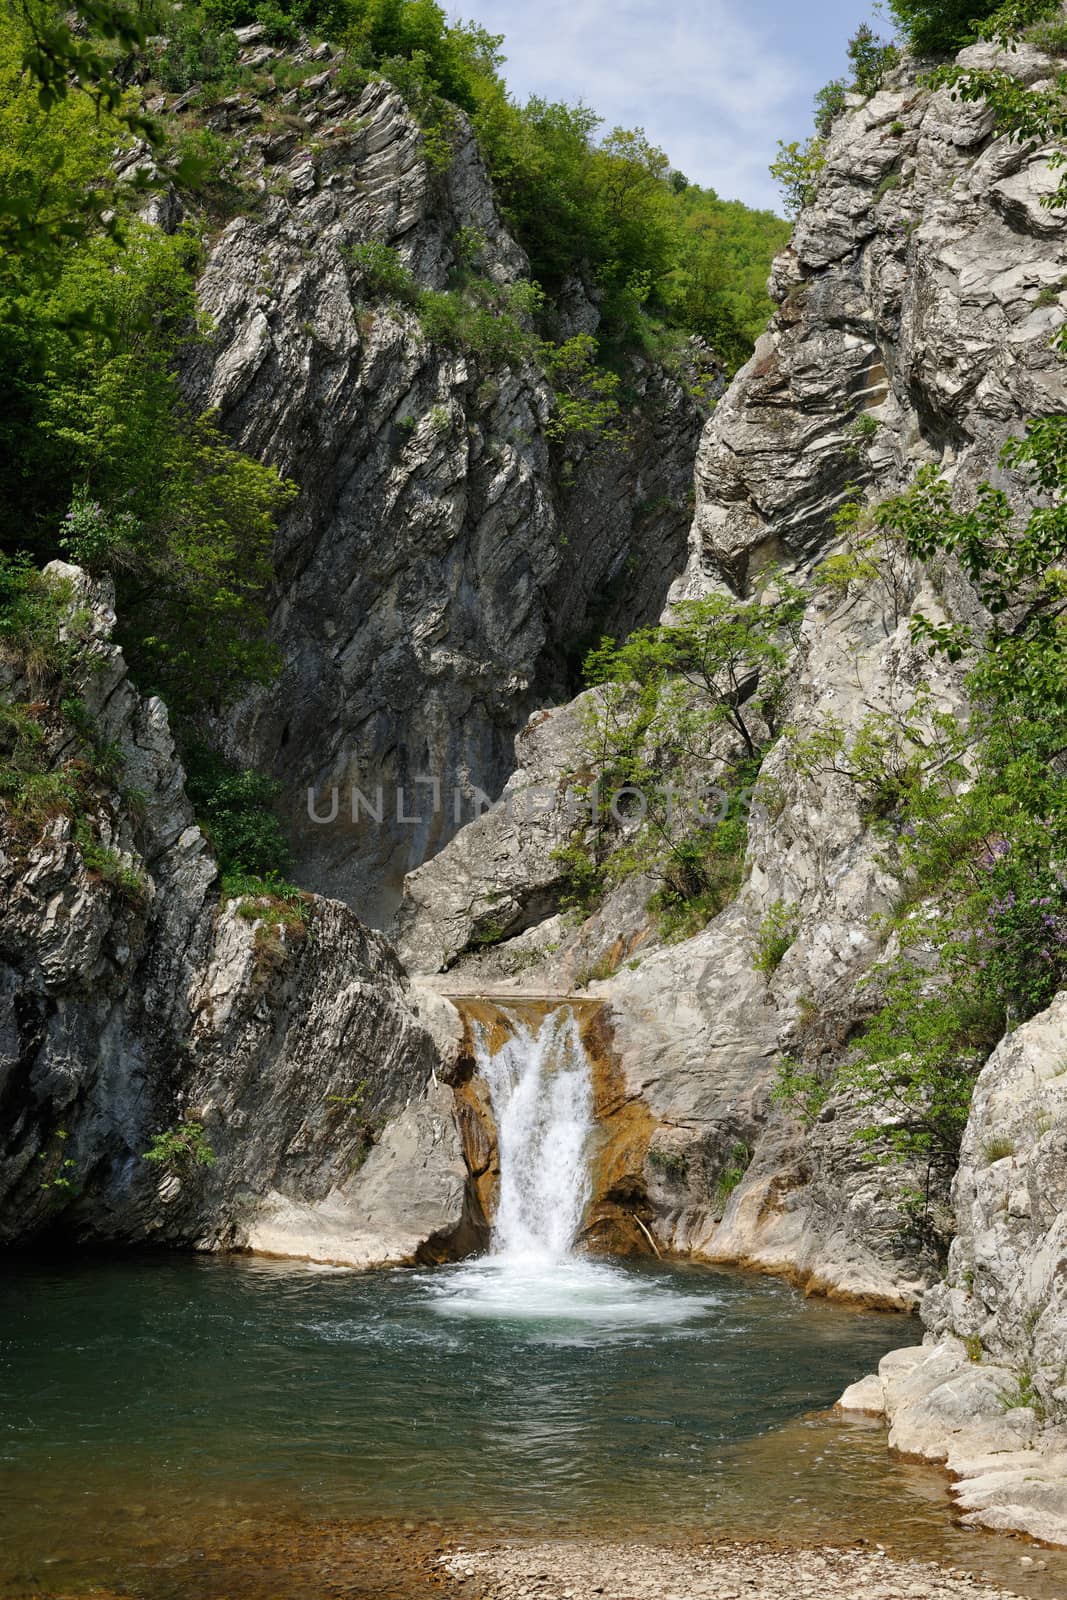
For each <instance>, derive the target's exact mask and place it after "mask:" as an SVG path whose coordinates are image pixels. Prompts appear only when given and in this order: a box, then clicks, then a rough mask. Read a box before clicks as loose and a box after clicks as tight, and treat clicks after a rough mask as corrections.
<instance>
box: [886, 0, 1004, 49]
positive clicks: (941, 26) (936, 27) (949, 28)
mask: <svg viewBox="0 0 1067 1600" xmlns="http://www.w3.org/2000/svg"><path fill="white" fill-rule="evenodd" d="M1000 4H1001V0H889V9H890V11H891V12H892V13H893V15H894V17H895V18H896V20H897V22H898V23H899V24H900V26H901V28H902V30H903V33H904V37H905V39H906V40H907V42H908V44H909V45H910V46H911V48H912V49H913V50H914V51H915V52H916V53H917V54H918V55H931V56H944V55H954V54H955V53H956V51H957V50H960V49H962V47H963V46H964V45H965V44H971V43H973V41H974V40H975V39H976V38H977V37H978V34H977V31H976V29H975V27H974V23H975V21H976V20H978V21H980V20H981V19H982V18H984V17H989V16H992V15H993V13H994V12H996V11H997V10H998V9H999V7H1000Z"/></svg>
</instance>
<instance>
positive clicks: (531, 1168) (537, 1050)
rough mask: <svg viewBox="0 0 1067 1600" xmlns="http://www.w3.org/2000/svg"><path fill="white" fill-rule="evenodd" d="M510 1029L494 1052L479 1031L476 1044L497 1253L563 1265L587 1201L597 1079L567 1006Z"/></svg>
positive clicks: (512, 1018)
mask: <svg viewBox="0 0 1067 1600" xmlns="http://www.w3.org/2000/svg"><path fill="white" fill-rule="evenodd" d="M508 1021H509V1024H510V1025H511V1027H512V1029H513V1032H512V1035H511V1037H510V1038H508V1039H507V1040H505V1042H504V1043H503V1044H502V1045H501V1046H500V1047H499V1049H497V1050H496V1051H495V1052H490V1049H489V1045H488V1040H487V1036H486V1032H485V1030H484V1029H483V1028H482V1027H480V1026H479V1027H478V1028H477V1030H476V1032H477V1037H476V1041H475V1047H476V1054H477V1060H478V1070H479V1072H480V1073H481V1074H482V1076H483V1077H484V1078H485V1080H486V1083H487V1084H488V1085H489V1094H490V1099H491V1101H492V1105H493V1114H494V1116H495V1118H496V1126H497V1140H498V1145H499V1152H500V1200H499V1204H498V1207H497V1215H496V1222H495V1225H494V1228H493V1240H492V1244H493V1253H494V1254H496V1255H501V1256H510V1257H516V1258H523V1257H526V1258H540V1259H543V1260H549V1261H559V1260H562V1259H563V1258H564V1257H566V1256H567V1255H568V1254H569V1252H570V1249H571V1246H572V1245H573V1243H574V1238H575V1235H576V1234H577V1232H578V1229H579V1227H580V1226H581V1221H582V1213H583V1212H584V1210H585V1207H586V1203H587V1201H588V1199H589V1190H590V1182H589V1164H588V1160H587V1157H586V1147H587V1144H588V1139H589V1134H590V1132H591V1130H592V1126H593V1083H592V1076H591V1074H590V1070H589V1062H588V1059H587V1057H586V1053H585V1048H584V1046H583V1044H582V1040H581V1034H580V1032H579V1028H578V1020H577V1018H576V1017H575V1015H574V1012H573V1010H572V1009H571V1007H570V1006H560V1007H559V1008H557V1009H556V1010H554V1011H551V1012H549V1014H548V1015H547V1016H546V1017H545V1018H544V1019H543V1020H542V1021H541V1022H540V1023H539V1024H535V1023H532V1022H529V1021H526V1020H524V1019H523V1018H522V1017H519V1016H516V1015H514V1014H512V1015H509V1017H508Z"/></svg>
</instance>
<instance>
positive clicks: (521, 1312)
mask: <svg viewBox="0 0 1067 1600" xmlns="http://www.w3.org/2000/svg"><path fill="white" fill-rule="evenodd" d="M497 1016H498V1018H500V1017H501V1016H502V1017H503V1020H504V1022H505V1023H506V1027H507V1037H506V1038H505V1039H504V1041H503V1042H502V1043H499V1044H498V1045H497V1048H496V1049H493V1048H492V1045H493V1042H495V1041H494V1037H493V1036H494V1034H496V1033H497V1030H496V1029H494V1028H493V1027H491V1026H487V1025H485V1024H484V1023H482V1022H479V1021H475V1022H474V1024H473V1032H474V1035H475V1053H476V1057H477V1066H478V1072H479V1074H480V1075H481V1076H482V1077H483V1078H484V1079H485V1081H486V1083H487V1084H488V1087H489V1094H490V1099H491V1101H492V1107H493V1115H494V1117H495V1119H496V1127H497V1146H498V1151H499V1157H500V1193H499V1200H498V1204H497V1211H496V1218H495V1221H494V1225H493V1234H492V1241H491V1246H490V1251H489V1254H488V1255H486V1256H482V1257H481V1258H480V1259H478V1260H476V1261H468V1262H463V1263H462V1264H461V1265H460V1266H458V1267H455V1268H444V1269H440V1270H439V1271H438V1272H436V1273H435V1274H433V1275H432V1277H428V1278H427V1279H426V1284H427V1288H428V1290H429V1293H430V1295H431V1298H432V1302H433V1305H434V1309H435V1310H436V1311H438V1312H439V1313H440V1314H441V1315H442V1316H447V1317H476V1318H486V1319H492V1320H494V1321H500V1322H507V1323H513V1324H514V1323H522V1324H524V1325H526V1326H527V1328H529V1329H530V1330H531V1334H532V1335H533V1336H534V1337H536V1338H548V1339H549V1340H550V1342H553V1343H556V1342H559V1341H560V1340H562V1341H563V1342H565V1343H578V1344H586V1343H588V1342H589V1340H590V1338H592V1340H593V1342H595V1343H597V1344H599V1343H602V1342H604V1341H605V1340H606V1339H609V1338H612V1337H631V1336H634V1335H635V1334H638V1333H639V1332H640V1331H642V1330H649V1329H652V1328H658V1327H662V1326H664V1325H677V1324H679V1323H683V1322H696V1321H699V1320H702V1319H704V1318H705V1317H706V1316H707V1314H708V1312H709V1310H710V1309H711V1308H712V1307H713V1306H714V1305H716V1304H717V1300H716V1298H715V1297H714V1296H713V1295H709V1294H706V1293H703V1294H702V1293H697V1294H684V1295H683V1294H678V1293H675V1292H672V1291H671V1290H669V1289H667V1288H666V1287H665V1286H664V1285H663V1284H662V1282H660V1281H659V1280H658V1279H657V1278H656V1277H653V1276H650V1275H648V1274H646V1273H644V1272H641V1273H639V1272H635V1271H633V1270H632V1269H629V1268H626V1267H623V1266H622V1265H621V1264H619V1263H616V1262H608V1261H602V1260H599V1261H598V1260H592V1259H590V1258H589V1257H588V1256H586V1255H583V1254H582V1253H581V1252H580V1251H579V1250H577V1249H576V1248H575V1240H576V1239H577V1237H578V1234H579V1231H580V1229H581V1223H582V1215H583V1213H584V1211H585V1207H586V1205H587V1203H588V1200H589V1195H590V1189H591V1175H590V1160H589V1158H590V1144H591V1136H592V1134H593V1131H594V1121H593V1077H592V1070H591V1066H590V1062H589V1059H588V1057H587V1055H586V1051H585V1046H584V1044H583V1042H582V1037H581V1029H580V1027H579V1023H578V1018H577V1017H576V1016H575V1013H574V1009H573V1007H571V1006H569V1005H565V1004H564V1005H560V1006H558V1007H556V1008H555V1009H554V1010H550V1011H549V1012H548V1013H547V1015H545V1016H544V1017H543V1018H537V1019H536V1020H534V1019H532V1018H531V1016H530V1015H529V1014H526V1015H523V1014H522V1011H521V1010H520V1008H518V1007H516V1008H515V1009H513V1010H511V1011H504V1010H503V1008H502V1007H498V1008H497Z"/></svg>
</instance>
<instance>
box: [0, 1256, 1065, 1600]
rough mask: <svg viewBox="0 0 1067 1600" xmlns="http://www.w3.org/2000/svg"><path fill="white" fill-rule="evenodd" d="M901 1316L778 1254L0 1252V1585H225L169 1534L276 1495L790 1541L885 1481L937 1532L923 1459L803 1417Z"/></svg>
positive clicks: (370, 1514)
mask: <svg viewBox="0 0 1067 1600" xmlns="http://www.w3.org/2000/svg"><path fill="white" fill-rule="evenodd" d="M561 1274H563V1276H562V1277H561V1276H560V1275H561ZM568 1274H569V1277H568V1276H567V1275H568ZM916 1331H917V1330H916V1328H915V1325H914V1324H910V1323H909V1322H908V1320H907V1319H902V1318H896V1317H889V1316H882V1315H876V1314H862V1313H856V1312H852V1311H847V1310H844V1309H841V1308H837V1307H833V1306H831V1305H828V1304H826V1303H824V1302H820V1301H816V1300H805V1299H803V1298H802V1297H801V1296H800V1295H798V1294H797V1293H795V1292H794V1291H793V1290H792V1289H791V1288H789V1287H787V1286H786V1285H784V1284H781V1283H779V1282H776V1281H774V1280H772V1279H766V1278H759V1277H751V1276H747V1275H742V1274H735V1273H728V1272H720V1271H714V1270H710V1269H699V1268H695V1267H691V1268H683V1267H677V1266H670V1267H668V1266H658V1265H645V1264H621V1263H606V1262H586V1261H582V1260H581V1259H580V1258H579V1259H575V1260H572V1261H571V1262H568V1263H566V1264H564V1265H563V1266H560V1265H558V1264H557V1266H556V1267H554V1268H551V1269H550V1268H549V1267H548V1266H546V1268H545V1270H544V1271H543V1272H542V1271H540V1269H538V1268H537V1267H536V1265H534V1266H528V1267H527V1268H526V1269H523V1270H519V1271H515V1270H511V1269H506V1268H505V1267H503V1266H502V1265H501V1264H500V1263H499V1262H493V1261H491V1260H490V1261H480V1262H475V1263H466V1264H461V1265H459V1266H455V1267H444V1268H438V1269H434V1270H432V1271H425V1272H422V1271H403V1270H399V1271H393V1272H378V1273H372V1274H367V1275H358V1274H353V1273H348V1272H339V1271H329V1270H321V1269H320V1270H316V1269H311V1268H305V1267H302V1266H299V1265H294V1264H289V1263H286V1264H282V1263H271V1262H266V1261H261V1260H259V1261H257V1260H247V1259H245V1260H243V1259H214V1258H192V1257H163V1258H146V1259H124V1260H121V1261H117V1260H110V1259H92V1258H82V1259H80V1260H79V1261H77V1262H76V1263H72V1262H70V1261H64V1262H63V1263H61V1264H56V1265H55V1266H47V1265H43V1266H36V1267H34V1266H29V1265H27V1264H25V1263H21V1264H10V1263H9V1264H8V1266H7V1269H6V1272H5V1274H4V1276H3V1278H2V1280H0V1502H2V1504H3V1506H4V1508H5V1510H4V1518H3V1535H2V1541H0V1593H2V1594H15V1593H19V1594H25V1593H30V1592H42V1593H43V1592H49V1593H51V1592H60V1591H59V1589H58V1588H54V1586H55V1585H59V1584H66V1585H68V1586H70V1588H69V1592H77V1591H78V1588H79V1585H84V1584H86V1583H88V1582H89V1581H90V1580H101V1579H104V1580H106V1581H107V1582H109V1583H111V1584H115V1583H117V1582H118V1581H119V1580H121V1584H122V1587H121V1591H120V1592H122V1593H123V1594H127V1593H128V1594H137V1595H141V1594H143V1595H146V1596H153V1597H154V1596H157V1595H169V1594H171V1593H174V1594H182V1595H190V1596H192V1595H196V1594H201V1593H202V1594H204V1595H215V1594H219V1595H221V1594H231V1593H236V1592H237V1590H236V1589H235V1588H234V1587H233V1584H232V1582H230V1583H227V1582H224V1581H223V1578H221V1577H220V1578H218V1584H219V1585H221V1587H217V1588H212V1587H211V1583H210V1582H208V1580H207V1579H204V1580H203V1581H204V1583H206V1585H207V1586H206V1587H202V1588H198V1587H197V1586H196V1583H197V1582H199V1581H200V1579H197V1580H196V1582H194V1580H193V1577H192V1575H191V1572H190V1570H187V1568H186V1567H183V1565H182V1563H183V1562H187V1561H188V1560H189V1559H190V1558H189V1556H188V1551H185V1554H184V1555H183V1553H182V1552H183V1550H185V1546H186V1545H188V1544H189V1542H190V1541H193V1542H194V1543H196V1542H197V1541H199V1544H198V1548H199V1546H200V1545H206V1544H208V1543H210V1541H211V1540H212V1539H217V1538H218V1537H219V1536H220V1528H222V1527H224V1528H225V1529H226V1530H227V1534H228V1535H229V1534H231V1533H232V1531H233V1528H234V1527H235V1526H238V1527H242V1528H247V1530H248V1538H249V1540H250V1541H251V1540H254V1538H255V1537H258V1536H257V1535H255V1533H254V1530H255V1529H256V1528H257V1527H262V1526H267V1525H270V1526H273V1527H275V1528H277V1526H278V1525H279V1519H280V1518H284V1519H287V1521H288V1522H291V1521H292V1520H293V1519H297V1520H299V1519H303V1520H304V1523H305V1524H307V1525H308V1526H310V1524H311V1522H313V1521H314V1520H315V1519H320V1520H321V1519H332V1520H333V1521H338V1520H340V1521H342V1522H344V1521H346V1520H347V1521H350V1522H352V1523H357V1522H359V1521H361V1520H366V1519H381V1518H385V1519H394V1520H396V1521H397V1522H400V1521H402V1520H406V1521H408V1522H414V1523H415V1524H416V1525H418V1526H424V1525H426V1524H427V1523H429V1522H431V1521H433V1522H438V1523H440V1524H441V1525H442V1526H443V1527H444V1528H451V1527H466V1528H471V1527H473V1528H476V1529H477V1530H478V1531H480V1532H487V1533H488V1532H491V1531H493V1530H508V1531H517V1532H529V1533H537V1534H542V1533H545V1532H548V1531H551V1532H560V1533H567V1532H575V1533H580V1532H582V1531H586V1532H588V1531H589V1530H590V1529H593V1528H595V1529H596V1530H597V1531H604V1532H621V1531H625V1532H627V1533H630V1534H636V1533H641V1532H642V1531H649V1530H653V1531H655V1532H656V1533H657V1534H658V1535H659V1536H664V1535H672V1534H677V1535H679V1536H682V1535H686V1534H701V1535H707V1534H708V1533H715V1532H726V1533H731V1532H737V1533H752V1534H757V1535H759V1534H762V1535H766V1534H768V1533H771V1534H775V1535H776V1536H780V1537H783V1538H796V1539H803V1538H807V1537H814V1538H825V1537H828V1536H830V1535H831V1534H832V1532H833V1530H834V1529H835V1528H836V1529H837V1530H838V1532H839V1533H843V1534H844V1536H849V1534H850V1532H851V1531H853V1530H854V1531H857V1532H858V1531H863V1530H862V1529H861V1528H860V1523H861V1522H864V1519H866V1522H865V1523H864V1527H866V1526H867V1524H869V1525H870V1536H877V1532H878V1528H877V1523H878V1520H879V1516H881V1517H882V1519H883V1521H886V1520H887V1515H888V1514H887V1512H886V1509H885V1508H886V1504H887V1501H888V1500H889V1499H891V1498H892V1496H893V1495H897V1496H898V1498H899V1499H900V1500H901V1502H902V1506H903V1510H902V1511H901V1513H900V1516H899V1517H898V1518H897V1522H898V1525H900V1526H903V1527H904V1528H905V1530H907V1528H908V1527H910V1528H911V1534H910V1535H909V1534H907V1533H906V1534H905V1536H906V1537H909V1538H911V1541H912V1545H913V1547H914V1546H915V1545H916V1544H920V1545H921V1544H922V1541H923V1540H926V1541H927V1545H926V1549H927V1553H933V1554H942V1555H945V1554H947V1555H948V1556H949V1557H950V1558H952V1557H953V1550H952V1549H951V1548H948V1549H947V1550H942V1549H940V1548H939V1549H937V1550H934V1549H932V1547H930V1545H929V1540H930V1539H933V1540H934V1542H935V1543H936V1542H937V1538H938V1537H940V1535H939V1534H938V1532H937V1530H938V1529H944V1530H945V1531H946V1533H949V1532H950V1530H948V1527H947V1518H946V1515H945V1503H944V1495H943V1489H940V1488H938V1487H936V1486H935V1487H933V1488H931V1487H930V1484H931V1481H932V1480H931V1478H930V1475H925V1476H924V1477H923V1479H922V1482H923V1484H924V1485H925V1487H922V1488H920V1489H919V1490H918V1492H914V1490H913V1489H909V1487H908V1481H909V1480H908V1475H907V1473H906V1472H905V1471H904V1470H903V1469H900V1468H893V1467H892V1466H891V1465H890V1464H889V1463H888V1462H886V1460H885V1447H884V1440H883V1439H882V1437H881V1434H880V1433H879V1432H878V1431H877V1430H872V1429H871V1428H864V1427H859V1428H855V1427H854V1428H847V1427H843V1426H842V1425H840V1424H829V1423H826V1422H819V1421H811V1420H810V1419H809V1420H804V1419H805V1418H806V1416H807V1414H809V1413H811V1412H813V1411H817V1410H819V1409H821V1408H824V1407H826V1406H828V1405H830V1404H831V1403H832V1402H833V1401H834V1399H835V1398H836V1397H837V1395H838V1394H839V1393H840V1391H841V1389H842V1388H843V1387H844V1386H845V1385H846V1384H847V1383H849V1382H850V1381H852V1380H853V1379H854V1378H856V1377H858V1376H860V1375H861V1374H862V1373H864V1372H866V1371H869V1370H870V1369H871V1368H872V1367H873V1366H874V1365H875V1364H876V1363H877V1361H878V1359H879V1357H880V1356H881V1355H882V1354H883V1353H884V1352H885V1351H886V1350H888V1349H890V1348H892V1347H893V1346H895V1345H899V1344H901V1343H906V1342H909V1341H910V1340H911V1339H912V1338H914V1337H915V1334H916ZM909 1495H910V1498H909ZM879 1507H882V1510H881V1512H880V1511H879ZM909 1519H911V1520H910V1521H909ZM889 1520H892V1519H889ZM920 1530H921V1531H920ZM955 1558H957V1559H958V1558H959V1550H957V1551H956V1552H955ZM206 1559H207V1558H206V1557H203V1558H202V1561H206ZM176 1564H177V1565H176ZM209 1564H210V1563H209ZM175 1570H180V1571H181V1573H182V1577H181V1581H180V1582H179V1583H178V1586H177V1587H176V1588H168V1583H171V1582H172V1580H173V1574H174V1571H175ZM197 1570H199V1568H198V1569H197ZM220 1570H221V1569H220ZM168 1574H170V1576H168ZM173 1581H177V1580H173ZM34 1585H38V1586H40V1587H39V1589H34V1588H33V1587H32V1586H34ZM50 1586H53V1587H50ZM62 1592H64V1593H65V1592H68V1590H67V1589H63V1591H62ZM242 1592H245V1591H242ZM247 1592H249V1593H252V1592H256V1593H258V1592H260V1591H258V1590H255V1588H254V1585H253V1587H252V1588H251V1589H248V1590H247ZM263 1592H268V1591H263ZM269 1592H273V1591H269ZM292 1592H293V1593H294V1594H295V1593H297V1592H300V1593H303V1592H305V1591H303V1590H299V1591H298V1589H297V1588H295V1587H294V1588H293V1590H292ZM306 1592H307V1593H309V1594H310V1593H318V1592H319V1591H318V1590H316V1589H314V1587H312V1588H310V1589H308V1590H307V1591H306ZM321 1592H322V1593H327V1592H332V1591H329V1590H327V1589H323V1590H322V1591H321ZM1028 1592H1035V1593H1036V1592H1038V1591H1037V1590H1033V1591H1028Z"/></svg>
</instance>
